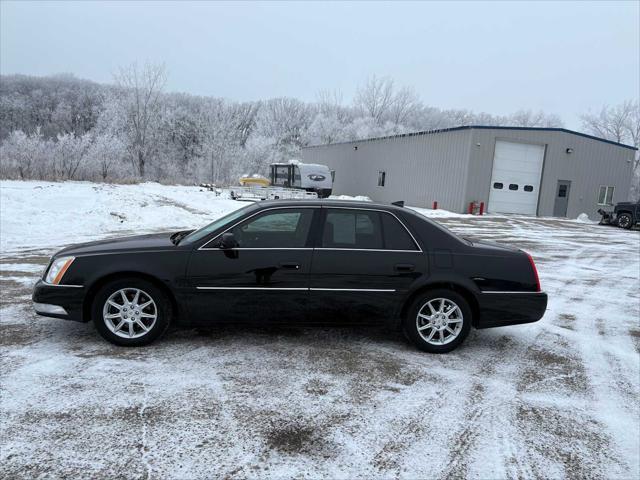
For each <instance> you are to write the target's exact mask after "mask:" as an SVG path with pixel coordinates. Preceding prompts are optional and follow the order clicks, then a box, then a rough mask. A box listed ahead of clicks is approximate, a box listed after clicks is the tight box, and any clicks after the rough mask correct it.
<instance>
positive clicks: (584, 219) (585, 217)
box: [576, 213, 598, 223]
mask: <svg viewBox="0 0 640 480" xmlns="http://www.w3.org/2000/svg"><path fill="white" fill-rule="evenodd" d="M576 222H578V223H598V222H596V221H593V220H591V219H590V218H589V215H587V214H586V213H581V214H580V215H578V218H576Z"/></svg>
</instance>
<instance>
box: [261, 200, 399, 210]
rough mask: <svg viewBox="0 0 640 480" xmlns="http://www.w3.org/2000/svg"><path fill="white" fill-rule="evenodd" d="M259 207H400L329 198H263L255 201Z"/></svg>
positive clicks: (383, 208) (384, 208)
mask: <svg viewBox="0 0 640 480" xmlns="http://www.w3.org/2000/svg"><path fill="white" fill-rule="evenodd" d="M257 205H258V206H259V208H268V207H275V206H277V207H300V206H305V207H308V206H322V207H349V208H368V209H379V210H389V211H393V210H399V209H400V208H401V207H397V206H395V205H386V204H383V203H374V202H366V201H358V200H331V199H329V200H328V199H310V200H309V199H291V200H263V201H261V202H259V203H257Z"/></svg>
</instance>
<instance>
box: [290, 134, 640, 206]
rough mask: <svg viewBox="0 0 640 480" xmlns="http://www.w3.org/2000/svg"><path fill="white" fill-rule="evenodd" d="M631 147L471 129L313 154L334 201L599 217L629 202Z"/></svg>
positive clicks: (576, 137) (308, 158) (585, 138)
mask: <svg viewBox="0 0 640 480" xmlns="http://www.w3.org/2000/svg"><path fill="white" fill-rule="evenodd" d="M635 150H636V149H635V148H634V147H630V146H628V145H623V144H619V143H615V142H611V141H608V140H603V139H601V138H597V137H593V136H590V135H586V134H583V133H579V132H574V131H571V130H566V129H564V128H528V127H489V126H465V127H457V128H449V129H444V130H433V131H428V132H418V133H410V134H405V135H395V136H390V137H383V138H372V139H368V140H359V141H353V142H345V143H336V144H330V145H320V146H312V147H307V148H304V149H303V150H302V158H303V161H304V162H308V163H321V164H325V165H327V166H329V168H331V169H332V170H333V171H334V172H335V173H334V175H335V182H334V188H333V192H334V194H337V195H340V194H346V195H366V196H368V197H370V198H371V199H372V200H374V201H377V202H383V203H389V202H392V201H396V200H405V202H406V203H407V204H408V205H414V206H422V207H431V206H432V205H433V202H434V201H437V202H438V207H439V208H443V209H446V210H451V211H453V212H466V211H467V209H468V206H469V204H470V203H471V202H478V203H479V202H484V204H485V206H486V210H487V211H488V212H489V213H520V214H527V215H541V216H557V217H569V218H575V217H577V216H578V215H579V214H580V213H582V212H584V213H587V214H588V215H589V216H590V217H591V218H597V217H598V214H597V210H598V209H599V208H602V207H603V206H605V205H610V204H612V203H615V202H619V201H625V200H627V197H628V194H629V188H630V186H631V177H632V165H633V157H634V155H635Z"/></svg>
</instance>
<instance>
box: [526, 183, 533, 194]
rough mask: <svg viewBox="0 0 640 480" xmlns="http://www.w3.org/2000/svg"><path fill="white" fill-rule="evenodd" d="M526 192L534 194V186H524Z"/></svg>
mask: <svg viewBox="0 0 640 480" xmlns="http://www.w3.org/2000/svg"><path fill="white" fill-rule="evenodd" d="M524 191H525V192H533V185H525V186H524Z"/></svg>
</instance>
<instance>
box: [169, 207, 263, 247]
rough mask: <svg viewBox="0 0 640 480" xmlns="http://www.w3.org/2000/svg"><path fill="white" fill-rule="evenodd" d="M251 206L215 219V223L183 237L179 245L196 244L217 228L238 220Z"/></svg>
mask: <svg viewBox="0 0 640 480" xmlns="http://www.w3.org/2000/svg"><path fill="white" fill-rule="evenodd" d="M251 206H253V205H247V206H246V207H243V208H240V209H239V210H235V211H233V212H231V213H229V214H227V215H225V216H224V217H220V218H219V219H217V220H216V221H214V222H212V223H210V224H209V225H206V226H204V227H202V228H199V229H198V230H196V231H195V232H192V233H190V234H189V235H187V236H186V237H184V238H183V239H182V241H181V242H180V243H183V244H184V243H193V242H197V241H198V240H201V239H203V238H204V237H206V236H207V235H209V234H210V233H211V232H215V231H216V230H218V229H219V228H222V227H224V226H225V225H226V224H227V223H231V222H233V221H234V220H236V219H238V218H240V217H241V216H242V215H244V214H245V212H246V210H247V208H249V207H251Z"/></svg>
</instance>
